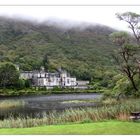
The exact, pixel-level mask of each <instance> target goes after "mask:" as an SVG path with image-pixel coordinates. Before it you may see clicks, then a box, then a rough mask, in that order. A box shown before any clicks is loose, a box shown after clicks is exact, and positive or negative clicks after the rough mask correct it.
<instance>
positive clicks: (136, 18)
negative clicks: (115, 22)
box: [116, 12, 140, 44]
mask: <svg viewBox="0 0 140 140" xmlns="http://www.w3.org/2000/svg"><path fill="white" fill-rule="evenodd" d="M116 15H117V18H119V19H120V20H123V21H125V22H127V23H128V24H129V28H130V29H131V30H132V32H133V34H134V37H135V39H136V41H137V43H138V44H140V15H139V14H136V13H133V12H125V13H123V14H119V13H117V14H116Z"/></svg>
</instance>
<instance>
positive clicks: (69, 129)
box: [0, 121, 140, 135]
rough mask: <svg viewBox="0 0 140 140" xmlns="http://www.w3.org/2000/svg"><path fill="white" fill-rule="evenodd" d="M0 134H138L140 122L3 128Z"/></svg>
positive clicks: (139, 132)
mask: <svg viewBox="0 0 140 140" xmlns="http://www.w3.org/2000/svg"><path fill="white" fill-rule="evenodd" d="M0 134H19V135H20V134H26V135H28V134H32V135H33V134H58V135H59V134H60V135H61V134H91V135H92V134H140V122H121V121H107V122H97V123H83V124H66V125H50V126H40V127H32V128H11V129H9V128H5V129H0Z"/></svg>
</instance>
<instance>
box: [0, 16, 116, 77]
mask: <svg viewBox="0 0 140 140" xmlns="http://www.w3.org/2000/svg"><path fill="white" fill-rule="evenodd" d="M81 27H82V29H81ZM114 31H115V30H114V29H111V28H109V27H106V26H102V25H88V26H85V27H84V25H79V26H75V27H72V28H68V29H66V28H63V27H60V26H57V24H56V25H51V24H49V25H48V24H47V23H42V24H34V23H32V22H29V21H24V20H15V19H8V18H2V17H1V18H0V61H11V62H13V63H15V64H18V65H19V66H20V68H21V69H22V70H32V69H39V68H40V66H41V65H42V60H43V57H44V55H45V54H47V56H48V58H49V61H50V70H54V69H57V68H59V67H63V68H65V69H67V70H68V71H69V72H70V73H71V74H72V75H75V76H76V77H78V78H80V79H90V77H91V76H93V75H94V72H95V70H96V68H98V67H109V68H110V67H112V64H113V63H112V57H111V55H112V54H113V51H114V49H115V46H113V44H112V43H111V42H110V40H109V34H111V33H112V32H114Z"/></svg>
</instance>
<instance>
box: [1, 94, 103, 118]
mask: <svg viewBox="0 0 140 140" xmlns="http://www.w3.org/2000/svg"><path fill="white" fill-rule="evenodd" d="M101 97H102V95H101V94H95V93H90V94H85V93H84V94H59V95H40V96H24V97H23V96H21V97H2V98H0V101H4V100H14V101H24V102H25V105H24V107H17V108H10V109H4V110H0V119H4V118H7V117H10V115H11V114H12V116H15V117H18V116H22V117H27V116H29V117H42V115H43V114H44V113H49V112H52V111H54V110H55V111H63V110H65V109H68V108H79V107H80V108H83V107H95V106H96V104H95V103H94V100H95V99H99V98H101ZM92 101H93V102H92Z"/></svg>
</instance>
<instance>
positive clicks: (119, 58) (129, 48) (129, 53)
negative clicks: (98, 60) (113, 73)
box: [110, 32, 139, 91]
mask: <svg viewBox="0 0 140 140" xmlns="http://www.w3.org/2000/svg"><path fill="white" fill-rule="evenodd" d="M110 38H111V40H112V41H113V42H115V43H116V44H117V45H118V46H119V47H118V52H117V55H115V56H114V59H115V60H116V62H117V64H118V66H119V70H120V71H121V72H122V73H123V74H124V75H125V76H127V78H128V80H129V81H130V82H131V83H132V86H133V88H134V90H135V91H138V88H137V86H136V82H135V76H136V75H137V74H138V70H139V67H138V65H137V62H136V59H137V47H136V46H134V45H132V44H131V43H130V42H129V40H130V37H129V35H128V34H127V33H125V32H116V33H112V34H111V35H110Z"/></svg>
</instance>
